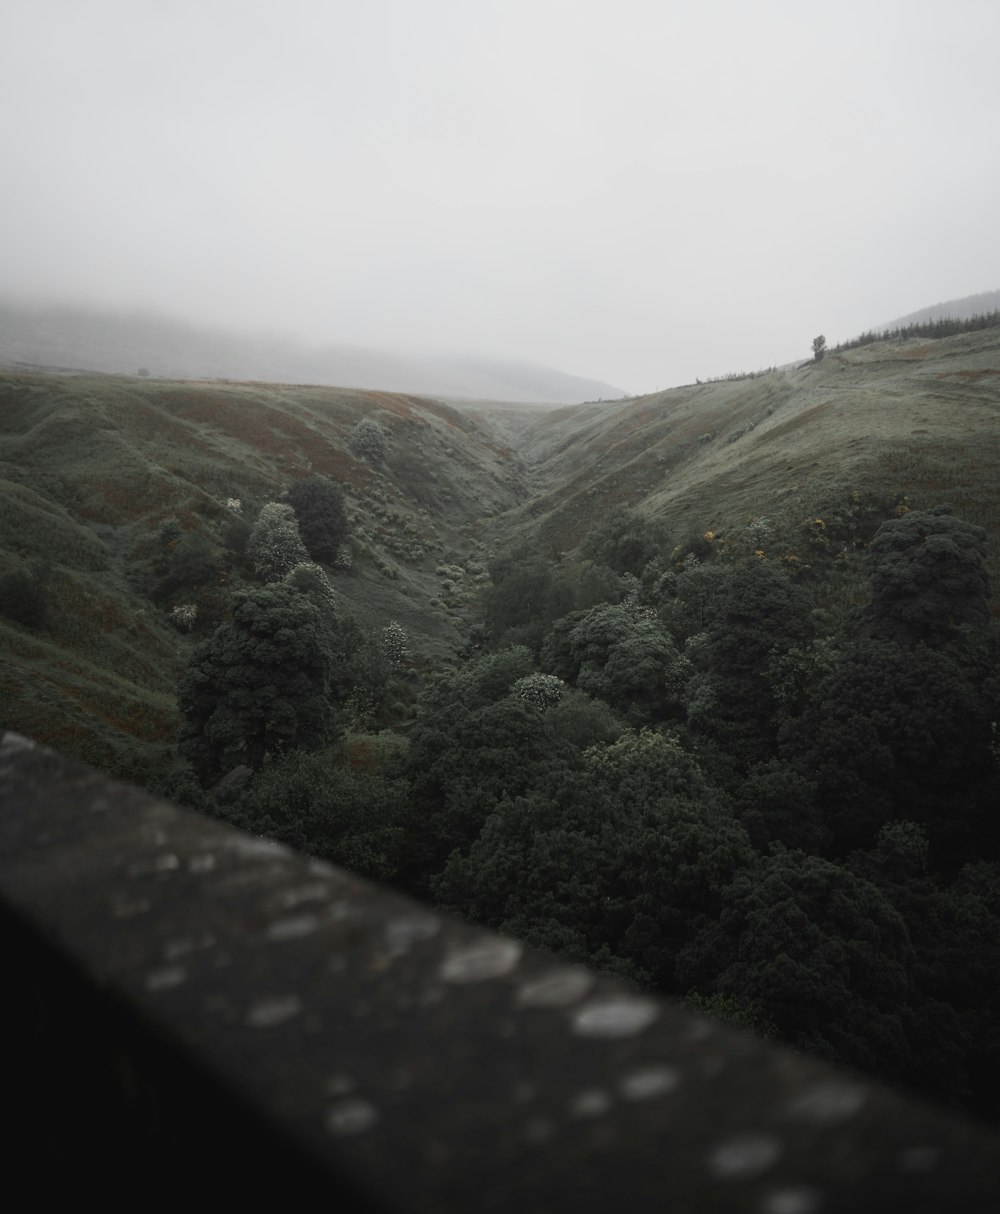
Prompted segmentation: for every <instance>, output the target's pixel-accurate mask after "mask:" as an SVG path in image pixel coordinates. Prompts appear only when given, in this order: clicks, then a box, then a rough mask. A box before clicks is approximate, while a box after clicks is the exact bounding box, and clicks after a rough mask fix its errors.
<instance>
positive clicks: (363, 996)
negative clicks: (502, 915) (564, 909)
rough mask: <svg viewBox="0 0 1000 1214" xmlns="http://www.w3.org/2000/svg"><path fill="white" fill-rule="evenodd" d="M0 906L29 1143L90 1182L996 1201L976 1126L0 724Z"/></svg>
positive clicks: (372, 1202)
mask: <svg viewBox="0 0 1000 1214" xmlns="http://www.w3.org/2000/svg"><path fill="white" fill-rule="evenodd" d="M0 919H2V920H3V923H4V925H5V927H4V932H5V936H6V937H7V938H9V939H11V940H14V942H15V945H14V946H12V951H9V952H8V957H7V966H6V969H7V981H8V993H7V996H6V1004H7V1007H8V1011H10V1010H11V1009H13V1010H14V1012H15V1013H17V1014H18V1015H20V1017H21V1019H20V1021H19V1022H18V1023H17V1024H16V1025H15V1027H14V1028H13V1029H8V1030H7V1031H6V1039H7V1041H8V1046H7V1049H8V1056H9V1058H15V1056H16V1055H18V1054H20V1055H22V1057H21V1058H20V1060H19V1065H18V1066H17V1068H16V1069H17V1071H18V1074H19V1076H20V1078H19V1081H18V1082H19V1083H20V1085H21V1087H20V1089H19V1091H20V1096H19V1097H18V1098H19V1099H20V1100H21V1101H22V1102H23V1103H24V1105H25V1107H26V1108H27V1107H29V1106H30V1107H31V1116H30V1117H29V1118H28V1131H26V1133H25V1138H26V1140H30V1141H26V1142H25V1143H24V1144H22V1145H23V1149H24V1150H25V1152H26V1155H25V1158H27V1157H28V1154H30V1152H31V1151H32V1150H35V1151H36V1152H37V1150H38V1145H39V1136H40V1128H39V1127H48V1126H49V1120H50V1117H51V1122H52V1125H53V1126H54V1127H55V1129H54V1131H53V1133H52V1134H49V1133H46V1134H45V1143H44V1148H43V1149H42V1150H41V1154H42V1155H43V1156H44V1157H45V1158H50V1159H58V1158H60V1157H61V1155H60V1153H62V1154H63V1155H65V1157H66V1158H67V1159H73V1158H74V1154H73V1147H74V1142H75V1141H76V1139H77V1138H79V1143H78V1144H77V1147H78V1149H77V1150H76V1156H75V1158H76V1160H77V1163H80V1161H81V1160H82V1166H83V1167H84V1170H85V1171H87V1170H88V1169H89V1171H90V1173H91V1182H93V1179H94V1175H115V1176H118V1177H119V1178H120V1179H121V1186H120V1187H121V1188H122V1189H123V1190H127V1188H128V1186H130V1185H132V1184H134V1183H137V1181H136V1175H135V1174H134V1173H138V1174H139V1175H141V1176H144V1177H147V1178H148V1169H149V1167H150V1166H151V1165H150V1161H151V1160H157V1159H159V1160H160V1165H159V1168H158V1171H157V1175H159V1176H160V1177H161V1180H160V1182H159V1183H161V1184H167V1182H168V1181H169V1179H170V1178H171V1177H177V1176H181V1175H183V1176H185V1181H184V1183H185V1184H187V1183H193V1182H191V1179H190V1178H191V1177H192V1176H194V1177H201V1178H202V1184H203V1187H204V1191H205V1192H206V1193H207V1192H209V1191H210V1190H211V1186H213V1185H216V1186H223V1188H222V1189H220V1191H226V1192H229V1193H234V1192H236V1191H237V1189H238V1187H239V1186H238V1185H236V1178H237V1174H238V1175H239V1176H240V1177H242V1179H243V1181H244V1182H245V1183H244V1188H245V1190H246V1191H248V1192H249V1193H251V1194H252V1193H253V1192H254V1190H255V1189H257V1191H258V1192H259V1194H260V1195H262V1196H263V1194H264V1193H265V1192H270V1191H271V1190H272V1189H273V1190H274V1191H275V1192H279V1193H281V1192H283V1193H286V1194H289V1193H292V1192H293V1191H295V1192H298V1193H299V1194H300V1195H301V1194H304V1193H306V1192H309V1193H316V1194H319V1195H320V1197H321V1198H322V1195H323V1194H324V1193H325V1194H327V1195H328V1196H331V1195H333V1194H336V1195H337V1201H336V1202H334V1203H332V1208H336V1209H362V1208H364V1209H375V1210H390V1211H417V1212H419V1211H456V1212H457V1211H463V1212H464V1211H507V1210H511V1211H519V1212H520V1211H525V1212H530V1211H537V1212H541V1211H567V1212H569V1211H573V1212H583V1211H598V1210H600V1211H604V1210H614V1209H616V1208H620V1209H621V1210H622V1211H628V1212H629V1214H637V1212H641V1211H647V1210H648V1211H653V1210H655V1211H671V1212H678V1211H699V1212H700V1211H715V1210H734V1211H753V1212H755V1214H828V1212H829V1214H832V1212H834V1211H852V1212H855V1211H859V1210H871V1211H876V1210H877V1211H879V1212H880V1214H881V1212H883V1211H919V1210H939V1209H940V1210H949V1211H951V1210H960V1211H968V1210H984V1211H985V1210H990V1211H995V1210H997V1209H1000V1138H998V1137H997V1136H996V1135H994V1134H992V1133H991V1132H989V1130H987V1129H986V1128H983V1127H980V1126H978V1125H976V1124H973V1123H971V1122H969V1121H967V1120H965V1119H963V1118H961V1117H959V1116H957V1115H955V1114H952V1113H950V1112H948V1111H946V1110H942V1109H937V1108H933V1107H930V1106H926V1105H923V1104H920V1103H917V1102H911V1101H907V1100H906V1099H904V1098H902V1097H900V1096H899V1095H897V1094H895V1093H893V1092H891V1091H889V1090H887V1089H884V1088H880V1087H877V1086H873V1085H871V1084H869V1083H867V1082H865V1081H863V1080H861V1079H859V1078H858V1077H856V1076H854V1075H852V1074H848V1073H840V1072H837V1071H835V1070H832V1069H831V1068H829V1067H826V1066H824V1065H822V1064H820V1063H817V1062H815V1061H813V1060H811V1059H808V1058H805V1057H802V1056H799V1055H797V1054H794V1053H791V1052H788V1051H784V1050H778V1049H773V1048H770V1047H768V1046H767V1045H765V1044H762V1043H761V1042H759V1041H756V1040H755V1039H753V1038H750V1037H746V1036H742V1035H740V1034H736V1033H732V1032H729V1031H727V1030H725V1029H723V1028H721V1027H718V1026H716V1025H714V1024H712V1023H710V1022H708V1021H705V1020H701V1019H697V1018H694V1017H692V1016H691V1015H689V1014H688V1013H687V1012H686V1011H684V1010H683V1009H681V1008H679V1007H677V1006H674V1005H672V1004H670V1003H667V1002H664V1001H661V1000H658V999H655V998H652V997H650V996H648V995H645V994H642V993H639V992H636V991H634V990H631V989H629V988H627V987H626V986H624V985H622V984H621V983H619V982H617V981H615V980H613V979H610V978H608V977H606V976H601V975H598V974H595V973H592V972H589V971H587V970H585V969H582V968H579V967H575V966H570V965H566V964H563V963H561V962H559V961H557V960H554V959H553V958H552V957H550V956H548V955H545V954H543V953H540V952H537V951H534V950H532V949H529V948H526V947H523V946H522V945H520V944H518V943H517V942H515V941H514V940H510V939H506V938H503V937H500V936H497V935H494V934H491V933H489V932H485V931H482V930H480V929H477V928H474V927H471V926H469V925H466V924H463V923H461V922H457V921H454V920H451V919H449V918H447V917H444V916H441V915H439V914H437V913H435V912H432V911H430V910H428V909H426V908H424V907H422V906H420V905H417V904H415V903H413V902H411V901H409V900H408V899H406V898H404V897H401V896H399V895H397V894H395V893H392V892H389V891H386V890H384V889H379V888H376V887H375V886H373V885H370V884H368V883H366V882H364V881H362V880H360V879H358V878H356V877H354V876H352V875H350V874H348V873H346V872H344V871H342V870H339V869H336V868H334V867H331V866H330V865H327V864H324V863H320V862H317V861H314V860H310V859H308V858H307V857H303V856H300V855H297V854H295V853H293V852H291V851H289V850H287V849H285V848H283V847H281V846H279V845H277V844H274V843H271V842H268V841H266V840H264V839H261V838H255V837H252V836H249V835H246V834H243V833H240V832H238V831H235V830H232V829H230V828H228V827H226V826H225V825H223V824H221V823H218V822H215V821H212V820H210V819H206V818H202V817H200V816H198V815H196V814H192V813H188V812H186V811H183V810H180V809H178V808H176V807H174V806H171V805H168V804H164V803H162V802H159V801H157V800H155V799H154V798H152V797H150V796H148V795H147V794H145V793H142V792H140V791H138V790H136V789H134V788H129V787H126V786H123V785H120V784H115V783H114V782H112V781H110V780H109V779H108V778H107V777H105V776H102V775H100V774H99V773H97V772H95V771H93V770H91V769H89V768H87V767H85V766H83V765H81V764H78V763H75V762H71V761H68V760H66V759H64V758H62V757H61V756H59V755H57V754H54V753H53V752H51V751H48V750H46V749H44V748H41V747H36V746H34V745H33V744H31V743H30V742H28V741H27V740H26V739H23V738H20V737H18V736H17V735H15V734H9V733H8V734H6V735H4V736H3V739H2V743H0ZM11 958H13V959H14V960H13V961H12V960H11ZM12 965H13V966H14V967H15V970H14V972H13V974H12V972H11V967H12ZM66 975H68V976H69V977H66ZM60 984H61V985H60ZM54 991H58V992H59V993H58V994H53V992H54ZM31 992H34V996H33V997H34V999H35V1003H34V1004H32V1002H31V997H32V996H31ZM67 992H69V994H67ZM22 1005H23V1006H22ZM32 1007H36V1008H37V1015H36V1013H35V1012H34V1011H32V1010H31V1009H32ZM18 1009H20V1010H18ZM95 1009H96V1010H95ZM43 1023H44V1025H45V1026H46V1027H45V1029H44V1034H42V1033H41V1030H40V1029H39V1028H38V1025H40V1024H43ZM81 1026H83V1027H82V1028H81ZM89 1026H95V1027H93V1028H91V1027H89ZM109 1026H110V1027H109ZM102 1033H103V1034H104V1035H105V1036H106V1037H107V1038H108V1041H105V1042H104V1044H103V1045H101V1046H100V1048H98V1047H97V1046H95V1045H94V1044H93V1043H94V1042H95V1041H96V1039H97V1037H99V1036H101V1034H102ZM12 1034H14V1035H19V1037H20V1041H19V1042H17V1043H16V1044H15V1043H13V1038H12ZM74 1034H75V1035H74ZM33 1035H34V1037H39V1036H40V1035H41V1036H42V1037H43V1039H42V1040H32V1037H33ZM100 1050H104V1051H105V1054H101V1053H100ZM94 1051H96V1052H97V1053H96V1056H99V1057H100V1058H105V1056H106V1057H107V1058H108V1059H110V1061H108V1062H107V1063H105V1062H103V1061H102V1062H100V1063H99V1064H94V1065H92V1066H91V1073H90V1076H89V1078H88V1077H86V1075H87V1073H86V1071H84V1072H83V1074H84V1078H82V1079H81V1078H80V1077H79V1076H76V1077H75V1078H74V1082H75V1085H76V1091H75V1094H74V1104H73V1108H74V1110H75V1112H74V1114H73V1116H72V1117H69V1118H67V1117H65V1116H64V1117H60V1116H58V1115H57V1112H58V1109H59V1108H60V1107H61V1105H62V1104H63V1103H65V1099H66V1087H67V1084H66V1082H65V1076H66V1074H67V1068H69V1069H70V1070H71V1071H72V1069H73V1068H74V1067H75V1066H76V1064H77V1063H79V1064H81V1065H90V1062H92V1057H91V1056H92V1055H93V1054H94ZM50 1055H51V1057H50ZM52 1058H56V1059H57V1061H56V1062H55V1063H53V1062H52ZM123 1058H124V1062H123ZM53 1068H56V1069H58V1070H59V1072H60V1074H61V1075H62V1076H63V1077H64V1078H63V1080H62V1081H61V1080H60V1078H59V1075H56V1076H55V1077H53V1076H52V1075H51V1074H50V1071H51V1070H52V1069H53ZM9 1069H10V1067H8V1070H9ZM109 1075H112V1076H113V1078H112V1079H110V1080H108V1081H107V1082H105V1080H106V1079H107V1077H108V1076H109ZM122 1075H124V1076H125V1078H124V1079H123V1078H122ZM95 1076H96V1078H95ZM102 1076H103V1077H104V1078H102ZM92 1085H96V1086H92ZM91 1091H93V1092H94V1093H95V1095H94V1104H93V1108H94V1110H95V1112H94V1116H93V1117H91V1116H89V1115H88V1114H87V1112H86V1110H87V1109H88V1108H89V1107H91V1105H90V1093H91ZM8 1104H10V1100H8ZM116 1106H117V1108H118V1112H117V1113H116V1112H115V1111H114V1109H115V1107H116ZM80 1110H83V1112H81V1111H80ZM150 1110H153V1111H152V1113H150ZM115 1126H118V1127H120V1128H121V1132H122V1133H124V1134H126V1136H127V1138H128V1156H129V1157H128V1159H126V1158H124V1154H125V1153H124V1152H119V1153H118V1155H117V1157H116V1156H115V1152H114V1149H113V1144H112V1149H111V1155H110V1157H109V1156H107V1154H106V1152H107V1150H108V1148H109V1144H108V1133H109V1130H108V1128H107V1127H111V1128H112V1129H113V1128H114V1127H115ZM67 1140H68V1141H67ZM208 1143H211V1149H209V1146H208ZM80 1144H82V1145H80ZM97 1144H100V1145H97ZM216 1144H218V1146H217V1145H216ZM101 1151H103V1152H105V1154H104V1155H102V1156H101V1158H102V1164H101V1169H106V1170H105V1171H101V1170H99V1169H98V1168H97V1167H90V1166H89V1164H88V1161H90V1160H92V1158H93V1156H94V1153H95V1152H101ZM67 1152H68V1154H67ZM11 1158H16V1152H15V1153H14V1154H13V1155H12V1156H11ZM130 1160H138V1161H139V1162H138V1163H136V1164H135V1166H134V1167H133V1168H131V1171H130V1163H129V1161H130ZM186 1161H187V1162H186ZM234 1161H235V1162H234ZM32 1166H34V1165H32ZM269 1168H270V1173H269V1172H268V1169H269ZM55 1176H56V1174H55V1173H53V1174H52V1175H50V1176H49V1177H48V1179H49V1180H50V1181H52V1183H55ZM126 1178H127V1179H126ZM66 1179H67V1183H70V1184H72V1183H75V1180H74V1178H73V1177H68V1178H66ZM268 1186H271V1189H269V1188H268Z"/></svg>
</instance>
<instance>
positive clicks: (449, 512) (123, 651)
mask: <svg viewBox="0 0 1000 1214" xmlns="http://www.w3.org/2000/svg"><path fill="white" fill-rule="evenodd" d="M369 414H370V415H371V416H374V417H375V418H376V419H377V420H378V421H379V422H380V423H381V424H382V425H383V426H384V428H385V429H386V431H387V432H388V435H389V442H388V454H387V459H386V462H385V464H384V465H382V466H380V467H373V466H372V465H371V464H369V463H367V462H366V461H364V460H360V459H358V458H356V457H355V456H354V455H352V454H351V452H350V451H349V449H348V447H347V437H348V435H349V432H350V429H351V427H352V426H353V425H354V423H355V422H356V421H357V419H358V418H359V417H361V416H364V415H369ZM518 451H519V452H520V454H518ZM522 460H523V461H524V462H523V463H522ZM313 472H321V473H326V474H328V475H330V476H332V477H334V478H335V479H336V480H338V481H339V482H340V483H341V484H343V485H344V486H345V489H346V491H347V494H348V508H349V513H350V514H351V516H352V519H353V525H354V535H355V537H356V541H357V545H358V548H359V557H358V559H357V560H356V563H355V568H354V570H353V571H352V572H351V573H350V574H349V575H334V578H335V584H336V586H337V589H338V590H339V591H340V593H341V594H342V595H343V597H344V598H345V599H346V601H347V603H348V605H349V606H350V607H351V608H352V609H353V610H354V611H355V613H356V614H357V615H358V616H359V618H360V619H361V620H362V621H363V622H365V623H366V624H369V625H372V626H380V625H384V624H385V623H387V622H388V621H389V620H390V619H398V620H399V621H400V622H401V623H402V624H403V626H404V627H405V628H406V629H407V631H408V632H409V633H410V635H411V638H412V641H413V645H414V648H415V650H416V651H417V652H418V653H420V654H422V655H423V656H424V657H425V658H426V659H427V660H428V661H429V662H431V663H438V662H440V661H442V660H445V659H447V658H448V656H449V655H451V654H453V653H454V650H455V648H456V645H457V643H458V642H460V641H461V639H462V637H463V635H464V631H465V626H466V622H467V620H468V618H469V615H470V611H471V610H472V609H473V608H474V604H475V592H476V588H477V583H478V581H480V580H481V579H482V576H483V575H482V573H481V572H480V565H479V563H478V561H479V558H480V557H482V556H483V555H484V554H485V551H486V549H487V548H488V547H490V546H494V545H497V544H501V543H504V542H509V541H511V540H514V539H525V538H529V537H530V538H533V539H534V541H535V542H536V543H537V544H538V545H539V546H540V548H541V550H542V551H544V552H550V553H556V552H559V551H563V550H568V549H571V548H573V547H575V546H576V544H577V543H578V542H579V541H580V539H582V538H583V536H584V535H585V534H586V532H587V530H588V529H589V528H590V527H591V526H593V525H594V524H595V523H596V522H598V521H599V520H600V519H602V518H603V517H605V516H606V514H607V511H608V509H609V508H610V507H613V506H615V505H629V506H635V507H636V508H638V509H639V510H641V511H643V512H647V513H650V514H655V515H657V516H661V517H663V518H664V519H665V520H666V521H667V522H668V523H669V524H670V527H671V530H672V531H673V533H674V535H675V536H676V537H677V538H678V539H683V538H685V536H686V535H688V534H690V533H691V532H694V531H704V530H707V529H712V530H713V531H716V532H721V533H726V532H727V531H732V530H735V529H737V528H739V527H740V526H742V524H743V523H744V522H745V521H746V519H747V518H748V517H753V516H759V515H767V516H769V517H771V518H772V519H775V520H776V521H778V522H782V521H786V522H788V523H790V524H796V523H800V522H801V520H802V519H803V518H804V517H806V516H807V515H814V514H815V513H816V512H818V511H823V510H825V509H827V508H828V507H831V508H832V507H835V506H836V505H837V504H838V503H842V502H843V501H845V500H846V499H847V498H848V497H849V496H850V494H851V493H852V492H854V491H857V492H861V493H878V494H880V495H882V496H884V497H885V498H887V499H894V498H897V497H901V496H903V495H908V496H909V499H910V503H911V505H913V506H923V505H930V504H934V503H936V502H938V501H950V502H952V503H953V504H954V506H955V508H956V509H957V510H958V511H959V512H960V513H961V514H962V515H963V516H964V517H966V518H969V519H971V520H973V521H975V522H978V523H980V524H982V525H983V526H984V527H986V528H987V530H988V532H989V534H990V564H991V567H992V573H993V575H994V579H995V584H1000V493H998V486H1000V333H998V332H997V331H996V330H993V331H989V332H983V333H977V334H968V335H963V336H959V337H953V338H948V339H944V340H941V341H932V342H920V341H910V342H905V341H904V342H883V343H878V344H876V345H873V346H868V347H864V348H862V349H859V350H855V351H850V352H848V353H846V354H844V355H838V356H833V355H831V356H828V357H827V358H826V359H825V360H824V362H823V363H822V364H820V365H819V366H813V365H809V366H806V367H801V368H798V369H785V370H781V371H776V372H773V373H771V374H768V375H765V376H762V377H760V378H756V379H750V380H745V381H737V382H722V383H712V384H703V385H695V386H689V387H685V388H677V389H673V390H671V391H669V392H663V393H658V394H656V395H653V396H647V397H642V398H639V399H637V400H631V401H624V402H615V403H613V404H602V405H586V406H577V407H573V408H568V409H559V410H555V411H552V412H545V413H540V412H538V411H537V410H528V409H508V410H506V411H503V412H502V413H501V414H500V415H499V416H498V417H494V416H493V414H492V413H491V412H490V410H489V409H483V408H482V407H480V408H478V409H472V408H470V409H469V410H468V411H465V412H460V411H457V410H455V409H453V408H450V407H448V406H445V405H443V404H440V403H437V402H434V401H431V400H424V399H419V398H415V397H409V396H402V395H398V394H386V393H375V392H358V391H346V390H338V389H332V388H312V387H301V386H283V385H263V384H235V383H233V384H227V383H193V382H169V381H154V380H142V379H127V378H119V377H98V376H46V375H26V374H25V375H5V376H0V493H2V497H3V510H2V512H0V573H3V572H4V570H5V569H8V568H10V567H12V565H13V564H14V563H15V562H16V561H18V560H23V559H25V558H33V557H46V558H48V559H49V560H50V561H51V563H52V577H51V582H50V585H49V590H48V602H49V612H48V617H47V619H46V622H45V625H44V626H43V627H42V628H41V629H39V630H38V631H37V632H32V631H30V630H28V629H24V628H20V627H18V626H17V625H14V624H11V623H9V622H8V621H5V620H3V619H0V705H2V708H0V714H2V719H0V724H3V725H6V726H10V727H14V728H17V729H20V730H22V731H24V732H27V733H30V734H32V735H34V736H36V737H38V738H40V739H42V740H45V741H50V742H53V743H55V744H56V745H59V746H61V747H62V748H63V749H65V750H68V751H70V752H72V753H75V754H81V755H83V756H85V757H87V758H89V759H91V760H92V761H96V762H99V763H102V764H105V765H106V764H109V763H113V762H114V761H115V756H116V754H117V752H118V751H119V750H121V749H122V748H123V747H124V746H126V745H127V744H129V743H130V741H131V740H132V739H138V740H139V742H140V744H141V745H145V746H147V747H149V748H150V753H151V754H152V753H153V751H154V750H156V749H157V748H160V749H162V746H163V743H164V742H165V741H166V740H168V739H169V738H170V737H172V735H173V732H174V729H175V726H176V716H175V713H176V710H175V706H174V701H173V692H174V687H175V685H176V680H177V677H178V675H179V673H180V672H181V671H182V669H183V667H184V664H185V662H186V656H187V653H188V651H189V649H190V646H191V644H192V643H193V638H189V637H186V636H182V635H180V634H179V633H178V632H177V631H176V630H175V629H174V628H173V627H172V626H171V625H170V623H169V621H168V619H167V617H166V614H165V612H164V611H163V610H161V609H159V608H158V607H156V606H155V605H154V604H153V603H152V602H151V601H150V600H149V599H148V598H147V597H145V590H144V588H143V585H142V581H141V578H139V577H138V576H137V572H136V566H137V561H138V558H137V554H141V553H142V551H143V545H144V544H145V545H146V546H147V548H148V545H149V543H150V540H151V538H152V537H154V536H155V535H156V534H157V532H158V530H159V528H160V527H161V525H162V524H163V522H164V521H165V520H168V519H171V518H176V519H179V520H180V522H181V525H182V526H183V527H184V528H185V529H187V530H190V531H196V532H199V531H200V532H203V533H204V534H205V535H206V536H207V537H209V538H211V539H212V540H213V541H216V540H217V539H218V537H219V535H220V533H221V529H222V528H223V526H224V524H225V522H226V521H227V520H228V519H229V518H230V515H229V513H228V511H227V509H226V506H225V501H226V499H227V498H228V497H238V498H241V499H242V500H243V501H244V503H245V506H246V513H247V515H248V516H249V517H250V518H252V517H253V516H254V514H255V512H256V509H257V508H258V507H259V506H260V505H261V504H263V502H265V501H267V500H270V499H272V498H274V497H277V496H278V495H279V494H280V493H281V492H282V491H283V490H284V489H285V488H286V487H287V486H288V484H289V482H290V481H291V480H292V479H294V478H295V477H298V476H303V475H308V474H310V473H313Z"/></svg>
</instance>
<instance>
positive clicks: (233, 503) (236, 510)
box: [226, 497, 243, 514]
mask: <svg viewBox="0 0 1000 1214" xmlns="http://www.w3.org/2000/svg"><path fill="white" fill-rule="evenodd" d="M226 509H227V510H230V511H232V513H233V514H242V513H243V503H242V502H241V501H240V499H239V498H238V497H227V498H226Z"/></svg>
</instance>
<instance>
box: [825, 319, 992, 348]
mask: <svg viewBox="0 0 1000 1214" xmlns="http://www.w3.org/2000/svg"><path fill="white" fill-rule="evenodd" d="M998 326H1000V308H998V309H996V310H995V311H993V312H982V313H976V314H975V315H974V316H963V317H958V316H942V317H939V318H938V319H937V320H927V321H920V322H918V323H916V324H912V325H904V326H902V327H901V328H896V329H880V330H878V331H873V330H869V331H868V332H867V333H862V334H860V336H858V337H852V338H851V339H850V340H849V341H842V342H840V343H839V345H836V346H834V347H833V351H832V352H833V353H834V354H839V353H841V352H842V351H844V350H856V349H858V347H860V346H870V345H872V344H873V343H874V342H877V341H887V340H888V339H890V338H900V337H954V336H955V335H956V334H957V333H976V332H978V331H979V330H981V329H995V328H997V327H998Z"/></svg>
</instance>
